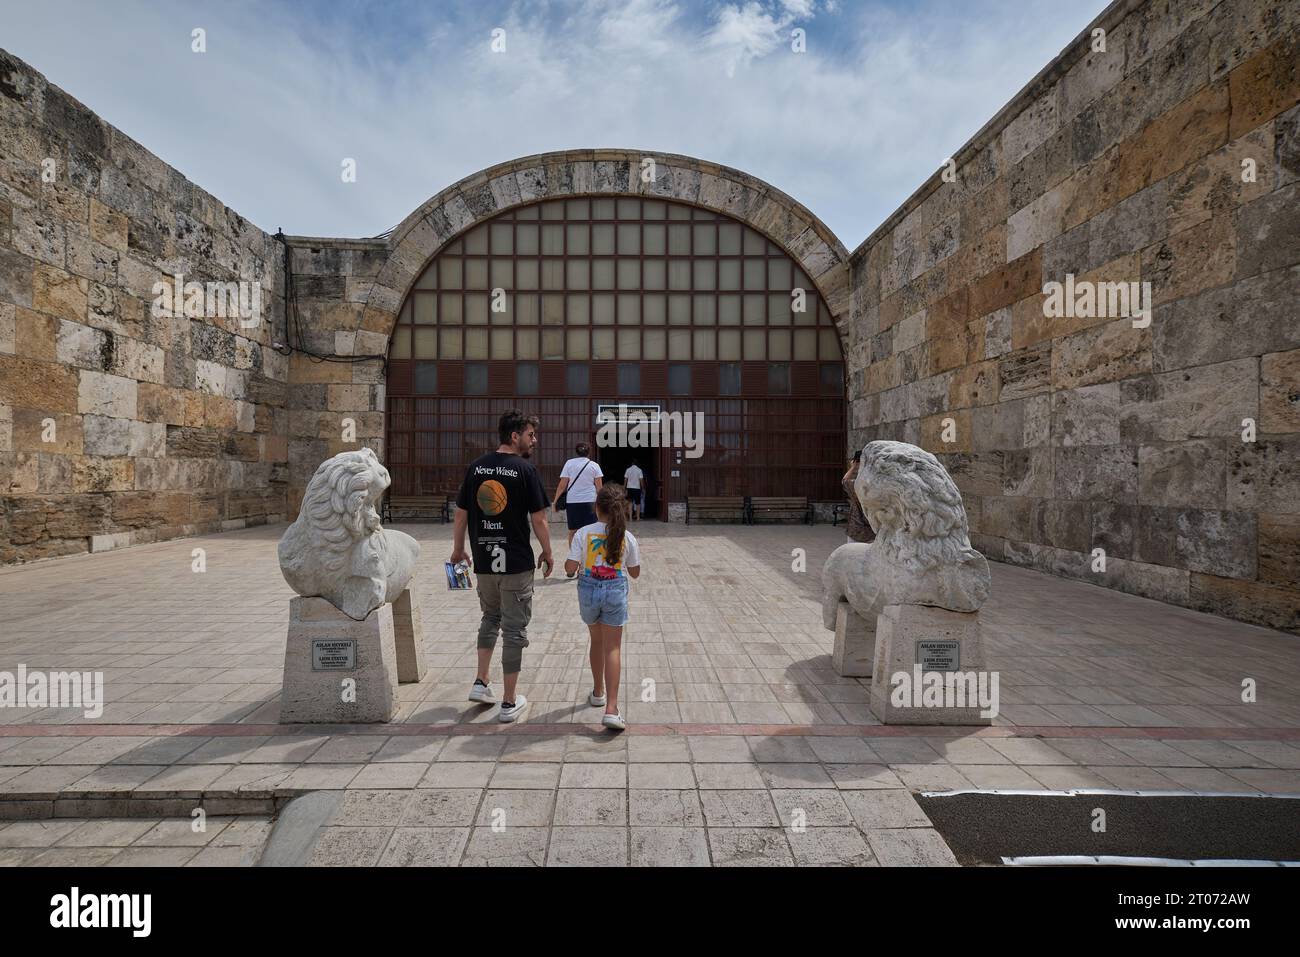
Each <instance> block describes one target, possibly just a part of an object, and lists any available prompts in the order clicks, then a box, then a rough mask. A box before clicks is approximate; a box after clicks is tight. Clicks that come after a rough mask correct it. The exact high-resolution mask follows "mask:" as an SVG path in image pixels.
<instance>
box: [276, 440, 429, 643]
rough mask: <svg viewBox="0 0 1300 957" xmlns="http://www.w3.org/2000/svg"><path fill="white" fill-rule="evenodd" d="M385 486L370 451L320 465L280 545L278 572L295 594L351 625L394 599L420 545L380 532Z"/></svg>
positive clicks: (397, 534) (406, 537)
mask: <svg viewBox="0 0 1300 957" xmlns="http://www.w3.org/2000/svg"><path fill="white" fill-rule="evenodd" d="M391 483H392V479H391V478H390V477H389V475H388V470H387V469H385V468H384V467H383V465H381V464H380V462H379V459H378V458H377V457H376V455H375V453H374V451H373V450H371V449H367V448H363V449H359V450H357V451H355V452H340V453H339V454H338V455H336V456H334V457H333V458H330V459H326V460H325V461H324V462H322V463H321V464H320V467H319V468H317V469H316V474H315V475H313V476H312V478H311V481H310V482H309V483H308V484H307V491H306V493H305V494H304V495H303V499H302V507H301V508H300V509H299V511H298V517H297V519H295V520H294V522H293V524H292V525H290V526H289V528H288V530H287V531H285V533H284V536H283V537H282V538H281V539H280V546H279V555H280V572H281V573H282V574H283V575H284V580H285V581H287V582H288V583H289V586H290V587H291V588H293V590H294V591H296V592H297V593H298V594H299V595H303V596H307V597H317V596H318V597H320V598H324V599H326V600H327V601H329V602H330V603H331V604H332V605H334V607H336V608H338V609H339V610H340V611H342V612H343V613H344V614H346V615H348V616H349V617H351V618H355V619H356V620H357V621H362V620H364V619H365V618H366V616H368V615H369V614H370V613H371V612H372V611H374V610H375V609H376V608H378V607H379V606H380V605H382V604H384V603H385V602H391V601H394V600H396V599H397V597H398V596H399V595H401V593H402V590H403V589H404V588H406V585H407V583H408V582H409V581H410V579H411V575H412V574H414V572H415V563H416V560H417V559H418V558H419V557H420V544H419V543H418V542H417V541H416V540H415V539H413V538H412V537H411V536H410V535H407V534H405V533H404V532H398V531H393V530H391V529H390V530H385V529H383V528H382V527H381V525H380V520H379V512H378V510H377V509H376V507H375V506H376V505H377V504H378V502H379V500H380V499H381V498H382V497H383V494H384V490H385V489H387V488H388V486H389V485H390V484H391Z"/></svg>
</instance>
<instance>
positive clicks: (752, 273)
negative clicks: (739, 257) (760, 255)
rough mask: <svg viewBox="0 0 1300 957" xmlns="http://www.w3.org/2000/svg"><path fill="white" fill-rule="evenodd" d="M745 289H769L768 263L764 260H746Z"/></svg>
mask: <svg viewBox="0 0 1300 957" xmlns="http://www.w3.org/2000/svg"><path fill="white" fill-rule="evenodd" d="M745 288H746V289H750V290H753V289H766V288H767V262H766V261H765V260H762V259H746V260H745Z"/></svg>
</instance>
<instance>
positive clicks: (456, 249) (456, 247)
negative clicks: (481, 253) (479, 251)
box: [443, 239, 465, 256]
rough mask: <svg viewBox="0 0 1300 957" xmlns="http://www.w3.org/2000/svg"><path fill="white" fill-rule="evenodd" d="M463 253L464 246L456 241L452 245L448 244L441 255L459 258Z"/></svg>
mask: <svg viewBox="0 0 1300 957" xmlns="http://www.w3.org/2000/svg"><path fill="white" fill-rule="evenodd" d="M464 251H465V244H464V243H462V242H461V241H460V240H459V239H458V240H456V241H455V242H454V243H448V244H447V248H446V249H444V250H443V253H444V254H446V255H448V256H459V255H460V254H461V253H463V252H464Z"/></svg>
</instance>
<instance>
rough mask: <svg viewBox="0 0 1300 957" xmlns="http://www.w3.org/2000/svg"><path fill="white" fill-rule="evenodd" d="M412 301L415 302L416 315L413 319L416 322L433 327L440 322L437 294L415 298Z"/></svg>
mask: <svg viewBox="0 0 1300 957" xmlns="http://www.w3.org/2000/svg"><path fill="white" fill-rule="evenodd" d="M412 299H414V300H415V315H414V316H413V317H412V318H414V319H415V321H416V322H418V323H421V324H423V325H433V323H435V322H437V321H438V297H437V295H436V294H434V293H430V294H428V295H420V296H413V297H412Z"/></svg>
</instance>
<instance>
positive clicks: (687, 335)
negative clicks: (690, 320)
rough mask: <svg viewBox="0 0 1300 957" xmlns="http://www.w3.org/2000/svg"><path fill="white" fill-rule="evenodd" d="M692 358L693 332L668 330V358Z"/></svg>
mask: <svg viewBox="0 0 1300 957" xmlns="http://www.w3.org/2000/svg"><path fill="white" fill-rule="evenodd" d="M690 357H691V330H689V329H669V330H668V358H669V359H689V358H690Z"/></svg>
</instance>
